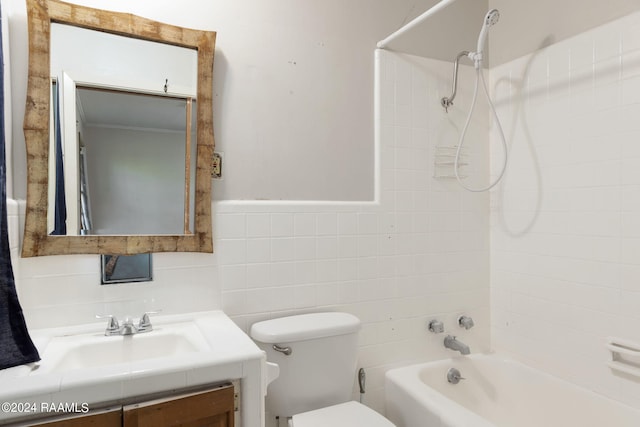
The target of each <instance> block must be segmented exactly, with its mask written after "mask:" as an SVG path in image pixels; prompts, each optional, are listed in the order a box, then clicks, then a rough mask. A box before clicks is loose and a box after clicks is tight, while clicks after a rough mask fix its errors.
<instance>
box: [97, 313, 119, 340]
mask: <svg viewBox="0 0 640 427" xmlns="http://www.w3.org/2000/svg"><path fill="white" fill-rule="evenodd" d="M96 319H109V321H108V322H107V330H106V331H105V332H104V334H105V335H113V333H115V332H118V331H119V330H120V324H119V323H118V319H117V318H116V316H114V315H113V314H96Z"/></svg>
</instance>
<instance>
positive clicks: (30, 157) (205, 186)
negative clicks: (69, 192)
mask: <svg viewBox="0 0 640 427" xmlns="http://www.w3.org/2000/svg"><path fill="white" fill-rule="evenodd" d="M27 15H28V28H29V70H28V83H27V99H26V109H25V118H24V135H25V142H26V148H27V207H26V218H25V230H24V240H23V246H22V256H23V257H32V256H43V255H58V254H114V255H132V254H139V253H152V252H213V239H212V231H211V229H212V223H211V162H212V158H213V151H214V138H213V57H214V50H215V40H216V33H215V32H211V31H200V30H193V29H187V28H181V27H177V26H173V25H168V24H164V23H160V22H155V21H152V20H149V19H146V18H142V17H138V16H135V15H131V14H127V13H119V12H110V11H104V10H98V9H92V8H88V7H84V6H79V5H75V4H70V3H65V2H61V1H58V0H27ZM57 24H62V25H68V26H72V27H75V28H80V29H86V30H89V31H93V32H100V33H102V34H105V33H107V34H112V35H116V36H119V37H125V38H127V39H130V40H140V41H144V42H152V43H158V44H162V45H166V46H175V47H180V48H186V49H191V50H193V51H195V52H197V54H196V56H195V57H196V58H197V64H195V65H194V70H195V73H196V74H197V76H196V78H197V85H196V86H195V89H194V90H195V91H196V92H195V97H194V99H192V98H191V97H187V98H186V99H187V102H186V104H185V105H188V107H186V108H187V110H188V111H189V113H188V115H187V117H189V114H191V113H190V111H191V109H192V108H193V110H195V112H194V113H195V117H194V119H193V123H195V127H196V130H195V132H193V135H194V136H195V144H194V148H193V150H191V152H193V154H194V155H195V161H193V162H192V164H193V165H194V169H195V171H192V172H191V173H190V171H189V167H188V165H189V160H188V158H189V157H190V155H189V152H190V150H189V148H188V147H189V145H188V144H187V150H186V152H185V154H184V157H185V158H187V163H186V166H185V167H186V173H183V176H184V180H185V181H184V183H185V187H186V188H185V190H184V191H185V193H184V194H185V197H183V198H184V199H185V200H184V221H185V225H184V232H183V233H180V232H176V231H175V230H174V229H168V230H167V232H164V230H160V231H153V232H151V233H152V234H144V233H149V232H148V231H145V230H141V231H140V234H129V233H130V232H129V231H127V232H124V233H119V232H114V233H113V234H99V235H96V234H92V233H91V232H89V233H86V234H85V235H81V234H82V233H78V232H77V231H78V230H77V227H75V226H74V227H71V229H72V231H71V232H69V233H64V235H52V234H51V230H50V227H49V223H50V220H49V221H48V216H49V217H50V216H51V214H50V211H51V209H52V206H51V196H50V194H51V191H52V190H51V189H52V186H53V179H52V178H51V177H52V176H54V177H55V175H52V173H51V172H50V168H51V165H52V164H56V163H52V159H51V157H52V154H51V146H52V142H51V141H52V137H51V136H52V121H51V117H53V112H55V109H53V108H52V103H53V102H52V100H53V99H54V98H53V97H52V93H53V91H52V82H54V83H56V76H52V68H51V58H52V57H51V55H52V52H51V34H52V25H57ZM76 38H77V37H76ZM98 48H99V46H96V49H98ZM172 68H173V67H172ZM168 80H169V79H167V82H162V83H165V87H164V94H163V93H162V90H158V91H157V92H158V93H155V92H156V91H151V92H154V93H151V95H153V96H157V97H163V96H165V97H169V96H170V95H171V93H170V91H168V90H167V85H169V84H171V83H170V82H168ZM115 86H118V85H117V84H116V85H115ZM160 87H161V85H160ZM100 89H102V88H100ZM107 89H109V90H110V88H107ZM141 92H144V93H145V94H149V93H150V90H149V89H144V90H142V91H141ZM173 97H174V98H176V96H173ZM56 105H57V104H56ZM187 123H189V119H188V118H187ZM54 127H55V126H54ZM186 133H187V134H188V135H189V136H187V140H189V139H190V138H191V136H190V135H191V132H189V131H187V132H186ZM71 134H72V135H73V132H72V133H71ZM71 151H73V150H70V151H69V153H70V154H69V153H68V157H72V155H73V156H75V155H76V154H77V153H72V152H71ZM182 161H183V162H184V160H182ZM183 164H184V163H183ZM56 166H57V164H56ZM189 176H191V177H192V179H190V178H189ZM193 180H195V185H193V182H192V181H193ZM56 182H57V180H56ZM190 186H191V187H192V188H194V190H190V189H189V187H190ZM190 194H191V202H189V195H190ZM157 203H158V205H157V206H158V207H160V204H162V203H163V200H158V201H157ZM79 204H80V203H79ZM133 216H135V214H133ZM139 219H140V220H141V221H146V220H147V218H139Z"/></svg>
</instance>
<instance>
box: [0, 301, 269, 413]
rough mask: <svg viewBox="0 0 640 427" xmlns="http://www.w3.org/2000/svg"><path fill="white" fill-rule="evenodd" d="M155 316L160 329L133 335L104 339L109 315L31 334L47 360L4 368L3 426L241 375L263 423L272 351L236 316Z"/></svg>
mask: <svg viewBox="0 0 640 427" xmlns="http://www.w3.org/2000/svg"><path fill="white" fill-rule="evenodd" d="M151 320H152V324H153V328H154V330H153V331H151V332H146V333H143V334H138V335H129V336H109V337H107V336H104V331H105V326H106V323H107V322H106V320H105V321H101V322H98V323H91V324H86V325H78V326H72V327H64V328H51V329H40V330H32V331H30V333H31V336H32V339H33V341H34V343H35V344H36V347H37V348H38V351H39V352H40V356H41V357H42V360H41V361H40V362H38V363H34V364H30V365H22V366H17V367H15V368H10V369H5V370H3V371H0V403H3V404H4V405H3V408H2V410H0V424H4V423H7V422H9V421H13V420H14V419H18V418H20V417H27V416H33V415H34V414H33V412H39V413H40V415H43V414H42V412H45V411H46V410H47V409H48V408H50V407H52V406H55V405H58V404H63V405H64V404H70V405H72V407H73V405H77V407H78V408H82V407H83V405H84V407H88V408H89V409H94V408H96V409H97V408H100V407H104V406H105V405H109V404H117V403H120V402H125V401H127V400H128V399H131V398H134V397H136V396H145V395H146V396H149V395H153V394H157V393H162V392H169V391H175V390H180V389H188V388H195V387H198V386H203V385H207V384H213V383H216V382H222V381H226V380H236V379H239V380H240V383H241V396H242V398H241V411H240V414H241V419H242V420H243V422H242V424H243V425H263V422H264V420H263V417H264V416H263V413H264V410H263V409H264V408H263V403H262V400H263V397H264V393H265V390H266V386H265V374H264V372H265V369H264V367H265V355H264V353H263V352H262V351H261V350H260V349H259V348H258V347H257V346H256V344H255V343H254V342H253V341H252V340H251V339H250V338H249V337H248V336H247V335H246V334H245V333H244V332H243V331H242V330H241V329H240V328H238V326H237V325H236V324H235V323H234V322H233V321H232V320H231V319H229V317H227V316H226V315H225V314H224V313H223V312H222V311H209V312H199V313H189V314H181V315H164V316H153V317H152V319H151ZM120 347H122V348H120ZM114 349H115V351H114ZM43 402H45V403H46V404H49V405H45V408H42V403H43ZM7 403H8V404H9V405H7ZM7 409H8V410H7ZM52 415H55V414H52Z"/></svg>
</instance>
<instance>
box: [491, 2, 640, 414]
mask: <svg viewBox="0 0 640 427" xmlns="http://www.w3.org/2000/svg"><path fill="white" fill-rule="evenodd" d="M638 40H640V13H636V14H633V15H630V16H627V17H625V18H622V19H619V20H617V21H614V22H611V23H609V24H607V25H604V26H602V27H599V28H596V29H593V30H591V31H588V32H586V33H583V34H581V35H579V36H576V37H573V38H571V39H568V40H566V41H563V42H560V43H557V44H555V45H552V46H549V47H548V48H546V49H543V50H539V51H537V52H535V53H533V54H531V55H528V56H526V57H523V58H520V59H518V60H515V61H512V62H510V63H507V64H504V65H501V66H499V67H496V68H494V69H492V70H491V80H492V82H493V86H494V88H495V90H496V95H497V97H498V99H499V100H500V102H499V105H498V112H499V114H500V115H501V117H502V118H503V120H502V123H503V124H504V125H505V131H506V133H507V135H508V138H509V144H510V163H509V169H508V172H507V175H506V177H505V180H504V183H503V184H502V185H501V187H500V188H499V189H497V190H496V191H494V192H493V194H492V196H491V197H492V199H491V204H492V207H493V209H492V213H491V242H492V250H491V298H492V299H491V304H492V305H491V307H492V308H491V312H492V342H493V345H494V346H495V347H497V348H499V349H502V350H506V351H509V352H512V353H515V354H516V355H518V356H519V357H521V358H523V359H525V360H527V361H528V362H529V363H531V364H533V365H535V366H538V367H540V368H542V369H544V370H546V371H548V372H551V373H553V374H555V375H558V376H560V377H563V378H565V379H568V380H570V381H572V382H574V383H577V384H579V385H582V386H585V387H588V388H590V389H592V390H595V391H596V392H598V393H602V394H605V395H607V396H609V397H612V398H614V399H617V400H620V401H622V402H625V403H628V404H631V405H633V406H635V407H640V391H639V390H640V389H639V388H638V384H639V383H638V381H635V380H633V379H630V378H623V377H619V376H616V375H614V374H613V373H612V372H611V371H610V370H609V369H608V368H607V367H606V366H605V362H606V361H607V358H608V357H609V356H608V353H607V351H606V350H605V348H604V340H605V337H607V336H620V337H624V338H627V339H630V340H635V341H638V342H640V327H638V326H639V325H640V310H639V307H640V305H639V304H640V286H638V285H637V282H638V279H640V275H639V273H640V244H639V242H640V239H638V236H639V235H638V230H639V228H638V227H639V224H640V223H639V222H638V220H637V218H638V217H640V185H639V184H640V180H639V177H640V173H639V172H638V171H640V167H639V165H640V163H639V162H640V149H638V147H639V146H640V145H639V144H638V141H639V140H640V121H639V120H638V118H639V117H640V95H639V94H640V79H639V76H640V44H639V43H638ZM492 137H493V138H494V142H495V135H492ZM493 154H494V159H495V161H493V162H492V167H494V168H497V167H498V166H499V164H498V163H499V161H498V159H497V157H495V154H496V153H493ZM497 164H498V165H497Z"/></svg>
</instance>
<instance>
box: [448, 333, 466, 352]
mask: <svg viewBox="0 0 640 427" xmlns="http://www.w3.org/2000/svg"><path fill="white" fill-rule="evenodd" d="M444 346H445V347H446V348H449V349H451V350H455V351H459V352H460V354H469V353H471V350H469V346H468V345H466V344H464V343H463V342H461V341H458V340H457V339H456V337H454V336H451V335H447V336H446V337H444Z"/></svg>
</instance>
